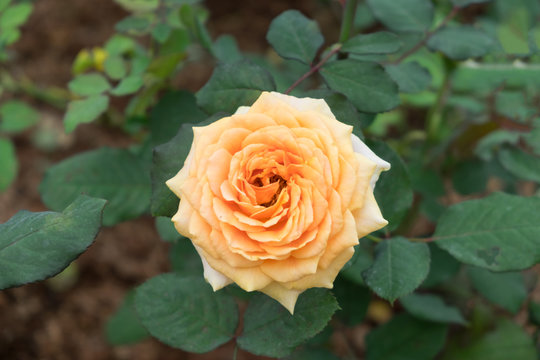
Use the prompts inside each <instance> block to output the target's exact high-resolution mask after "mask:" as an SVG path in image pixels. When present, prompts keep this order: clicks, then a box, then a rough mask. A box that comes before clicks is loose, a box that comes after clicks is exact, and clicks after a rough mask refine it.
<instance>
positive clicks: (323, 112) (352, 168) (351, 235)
mask: <svg viewBox="0 0 540 360" xmlns="http://www.w3.org/2000/svg"><path fill="white" fill-rule="evenodd" d="M193 132H194V138H193V144H192V146H191V150H190V152H189V155H188V157H187V159H186V161H185V163H184V167H183V168H182V169H181V170H180V172H178V174H177V175H176V176H175V177H173V178H172V179H170V180H168V181H167V185H168V186H169V188H170V189H171V190H172V191H173V192H174V193H175V194H176V195H177V196H178V197H179V198H180V199H181V201H180V206H179V208H178V212H177V213H176V215H174V217H173V218H172V221H173V222H174V224H175V226H176V229H177V230H178V232H179V233H180V234H182V235H184V236H186V237H189V238H190V239H191V241H192V242H193V245H194V246H195V248H196V249H197V251H198V253H199V255H200V256H201V260H202V262H203V265H204V277H205V279H206V280H207V281H208V282H209V283H210V284H211V285H212V287H213V289H214V291H216V290H218V289H221V288H222V287H224V286H226V285H228V284H230V283H232V282H235V283H236V284H238V285H239V286H240V287H241V288H242V289H244V290H246V291H254V290H258V291H262V292H263V293H265V294H267V295H268V296H271V297H272V298H274V299H276V300H277V301H279V302H280V303H281V304H282V305H283V306H285V307H286V308H287V309H288V310H289V311H290V312H291V313H292V312H293V311H294V305H295V303H296V299H297V298H298V295H299V294H300V293H301V292H302V291H304V290H306V289H308V288H311V287H326V288H332V286H333V281H334V279H335V277H336V276H337V274H338V272H339V270H340V269H341V268H342V267H343V265H344V264H345V263H346V262H347V261H348V260H349V259H350V258H351V256H352V255H353V253H354V248H353V247H354V246H355V245H356V244H358V238H360V237H362V236H365V235H367V234H369V233H370V232H372V231H375V230H378V229H380V228H382V227H384V226H385V225H386V224H387V221H386V220H385V219H384V218H383V217H382V215H381V212H380V210H379V207H378V206H377V203H376V201H375V198H374V196H373V187H374V186H375V182H376V181H377V179H378V177H379V174H380V172H381V171H382V170H387V169H389V168H390V164H388V163H387V162H385V161H384V160H381V159H380V158H379V157H377V156H376V155H375V154H374V153H373V152H372V151H371V150H369V149H368V148H367V146H366V145H365V144H364V143H362V141H360V139H358V138H357V137H356V136H355V135H352V127H351V126H349V125H346V124H343V123H341V122H339V121H337V120H336V118H335V117H334V115H333V114H332V112H331V111H330V108H329V107H328V105H327V104H326V102H325V101H324V100H317V99H311V98H296V97H293V96H287V95H282V94H279V93H274V92H272V93H268V92H264V93H262V94H261V96H260V97H259V99H257V101H256V102H255V103H254V104H253V105H252V106H251V107H241V108H239V109H238V111H237V112H236V113H235V114H234V115H232V116H230V117H226V118H223V119H220V120H218V121H216V122H214V123H212V124H210V125H208V126H204V127H194V128H193Z"/></svg>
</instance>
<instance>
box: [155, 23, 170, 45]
mask: <svg viewBox="0 0 540 360" xmlns="http://www.w3.org/2000/svg"><path fill="white" fill-rule="evenodd" d="M171 31H172V28H171V27H170V26H169V25H168V24H166V23H158V24H156V26H154V28H153V29H152V37H153V38H154V39H156V40H157V41H158V42H159V43H161V44H163V43H164V42H165V41H167V39H168V38H169V35H171Z"/></svg>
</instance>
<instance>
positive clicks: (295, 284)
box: [282, 247, 354, 290]
mask: <svg viewBox="0 0 540 360" xmlns="http://www.w3.org/2000/svg"><path fill="white" fill-rule="evenodd" d="M353 254H354V247H349V248H346V249H345V250H344V251H343V252H342V253H341V254H339V255H338V256H337V257H336V258H335V259H334V261H332V263H331V264H330V265H329V266H328V267H327V268H326V269H321V268H319V269H318V270H317V272H316V273H315V274H313V275H307V276H305V277H303V278H301V279H300V280H297V281H292V282H288V283H283V284H282V285H283V286H284V287H286V288H287V289H297V290H305V289H309V288H312V287H324V288H328V289H331V288H332V287H333V286H334V285H333V283H334V280H335V279H336V276H337V274H338V273H339V271H340V270H341V268H343V265H345V264H346V263H347V261H349V260H350V259H351V257H352V256H353Z"/></svg>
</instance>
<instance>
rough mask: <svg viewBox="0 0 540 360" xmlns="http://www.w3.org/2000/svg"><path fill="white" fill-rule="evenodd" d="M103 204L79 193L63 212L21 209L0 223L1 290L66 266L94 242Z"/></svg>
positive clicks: (33, 279) (41, 276)
mask: <svg viewBox="0 0 540 360" xmlns="http://www.w3.org/2000/svg"><path fill="white" fill-rule="evenodd" d="M105 203H106V201H105V200H102V199H95V198H91V197H88V196H84V195H82V196H79V197H77V198H76V199H75V201H73V203H72V204H71V205H69V206H68V207H67V208H66V209H65V210H64V211H63V212H62V213H55V212H50V211H46V212H40V213H31V212H29V211H20V212H18V213H17V214H15V216H13V217H12V218H11V219H9V220H8V221H7V222H6V223H4V224H0V289H5V288H7V287H11V286H17V285H22V284H26V283H29V282H33V281H38V280H43V279H45V278H47V277H50V276H53V275H56V274H58V273H59V272H60V271H62V270H63V269H64V268H66V267H67V266H68V265H69V263H70V262H72V261H73V260H75V259H76V258H77V257H78V256H79V255H80V254H81V253H82V252H83V251H85V250H86V249H87V248H88V246H90V245H91V244H92V242H94V239H95V238H96V235H97V233H98V231H99V228H100V226H101V215H102V212H103V207H104V206H105Z"/></svg>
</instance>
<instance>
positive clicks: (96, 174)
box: [40, 147, 150, 225]
mask: <svg viewBox="0 0 540 360" xmlns="http://www.w3.org/2000/svg"><path fill="white" fill-rule="evenodd" d="M40 193H41V198H42V200H43V202H44V203H45V204H46V205H47V206H48V207H49V208H51V209H54V210H57V209H62V208H63V207H64V206H66V204H68V203H70V202H71V201H73V199H75V198H76V197H77V196H78V195H79V194H81V193H85V194H89V195H91V196H95V197H100V198H104V199H107V200H109V204H108V206H107V208H106V209H105V212H104V214H103V223H104V224H105V225H113V224H116V223H119V222H121V221H124V220H128V219H133V218H135V217H137V216H139V215H141V214H143V213H144V212H145V211H146V210H147V209H148V205H149V201H150V179H149V176H148V170H147V168H146V164H144V163H143V161H142V160H141V159H140V158H138V157H135V156H134V155H133V154H132V153H130V152H129V151H128V150H125V149H111V148H107V147H103V148H100V149H97V150H93V151H88V152H85V153H82V154H78V155H75V156H72V157H70V158H68V159H66V160H64V161H62V162H60V163H59V164H57V165H54V166H52V167H51V168H49V169H48V170H47V172H46V173H45V178H44V179H43V182H42V183H41V186H40Z"/></svg>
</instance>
